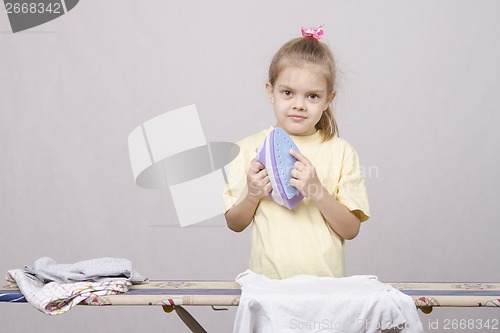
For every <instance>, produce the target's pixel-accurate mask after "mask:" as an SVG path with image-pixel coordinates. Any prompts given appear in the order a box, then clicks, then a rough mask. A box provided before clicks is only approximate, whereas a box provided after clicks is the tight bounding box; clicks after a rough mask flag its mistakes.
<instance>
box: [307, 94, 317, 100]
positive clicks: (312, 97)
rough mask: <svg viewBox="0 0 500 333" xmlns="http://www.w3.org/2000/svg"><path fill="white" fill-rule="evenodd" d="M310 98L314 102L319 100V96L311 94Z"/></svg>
mask: <svg viewBox="0 0 500 333" xmlns="http://www.w3.org/2000/svg"><path fill="white" fill-rule="evenodd" d="M309 98H310V99H312V100H315V99H318V98H319V96H318V95H316V94H311V95H309Z"/></svg>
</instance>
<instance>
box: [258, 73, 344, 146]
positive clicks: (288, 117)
mask: <svg viewBox="0 0 500 333" xmlns="http://www.w3.org/2000/svg"><path fill="white" fill-rule="evenodd" d="M266 90H267V93H268V95H269V98H270V99H271V103H272V104H273V106H274V115H275V116H276V120H277V124H276V127H281V128H283V129H284V130H285V131H287V133H288V134H290V135H297V136H303V135H311V134H314V133H315V132H316V128H315V125H316V124H317V123H318V121H319V120H320V119H321V115H322V114H323V112H324V111H325V110H326V109H327V108H328V105H329V104H330V102H331V101H332V100H333V98H334V97H335V92H334V91H332V92H331V93H330V94H328V90H327V85H326V80H325V78H324V76H323V74H322V72H321V67H320V66H318V65H314V64H303V65H294V66H287V67H285V68H284V69H283V70H282V71H281V73H280V74H279V76H278V78H277V80H276V82H275V83H274V86H273V85H272V84H271V83H270V82H268V83H266Z"/></svg>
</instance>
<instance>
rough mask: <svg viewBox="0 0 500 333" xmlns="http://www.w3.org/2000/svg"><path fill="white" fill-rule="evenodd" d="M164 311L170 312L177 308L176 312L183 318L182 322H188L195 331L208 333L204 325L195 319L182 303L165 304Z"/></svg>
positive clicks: (189, 326)
mask: <svg viewBox="0 0 500 333" xmlns="http://www.w3.org/2000/svg"><path fill="white" fill-rule="evenodd" d="M162 307H163V311H165V312H167V313H170V312H172V310H175V313H177V315H178V316H179V318H181V320H182V322H183V323H184V324H186V326H187V327H188V328H189V329H190V330H191V332H193V333H207V331H205V329H204V328H203V326H201V325H200V323H198V321H196V319H194V317H193V316H192V315H191V314H190V313H189V312H188V311H187V310H186V309H184V308H183V307H182V306H180V305H163V306H162Z"/></svg>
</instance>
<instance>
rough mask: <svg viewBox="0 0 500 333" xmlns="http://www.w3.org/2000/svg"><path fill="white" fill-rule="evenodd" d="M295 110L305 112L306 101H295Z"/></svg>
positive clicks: (298, 99)
mask: <svg viewBox="0 0 500 333" xmlns="http://www.w3.org/2000/svg"><path fill="white" fill-rule="evenodd" d="M293 109H294V110H298V111H304V110H305V106H304V101H303V100H302V99H300V98H297V99H296V100H295V103H294V106H293Z"/></svg>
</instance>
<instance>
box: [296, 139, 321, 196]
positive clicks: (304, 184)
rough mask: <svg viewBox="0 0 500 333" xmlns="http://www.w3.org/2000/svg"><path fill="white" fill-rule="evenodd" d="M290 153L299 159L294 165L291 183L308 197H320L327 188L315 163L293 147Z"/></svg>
mask: <svg viewBox="0 0 500 333" xmlns="http://www.w3.org/2000/svg"><path fill="white" fill-rule="evenodd" d="M290 154H291V155H292V156H293V157H295V158H296V159H297V160H298V161H297V162H295V164H294V165H293V170H292V179H290V185H292V186H295V187H296V188H297V189H298V190H299V191H300V193H302V195H303V196H304V197H305V198H307V199H312V200H314V199H316V198H319V196H320V195H321V194H323V191H324V190H325V188H324V187H323V184H321V181H320V180H319V178H318V174H317V173H316V169H315V168H314V165H312V163H311V162H310V161H309V160H308V159H307V158H306V157H305V156H304V155H302V154H301V153H299V152H297V151H295V150H293V149H291V150H290Z"/></svg>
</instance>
